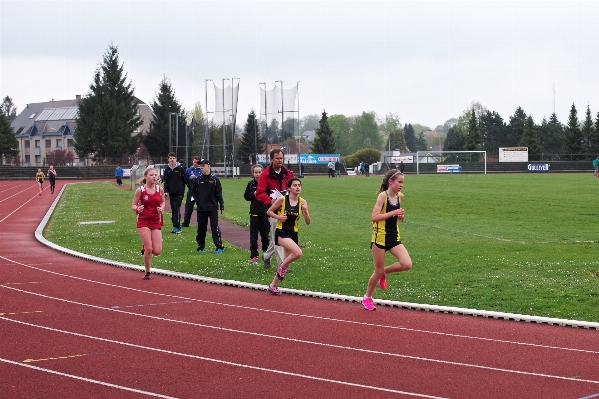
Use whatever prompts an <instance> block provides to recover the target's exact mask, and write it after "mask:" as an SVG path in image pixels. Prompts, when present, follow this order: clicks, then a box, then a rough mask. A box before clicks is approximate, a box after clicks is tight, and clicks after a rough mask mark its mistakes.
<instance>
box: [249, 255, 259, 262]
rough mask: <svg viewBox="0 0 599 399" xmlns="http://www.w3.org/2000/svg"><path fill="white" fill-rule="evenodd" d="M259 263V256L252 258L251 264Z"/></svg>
mask: <svg viewBox="0 0 599 399" xmlns="http://www.w3.org/2000/svg"><path fill="white" fill-rule="evenodd" d="M257 262H258V257H257V256H252V258H251V259H250V263H251V264H254V263H257Z"/></svg>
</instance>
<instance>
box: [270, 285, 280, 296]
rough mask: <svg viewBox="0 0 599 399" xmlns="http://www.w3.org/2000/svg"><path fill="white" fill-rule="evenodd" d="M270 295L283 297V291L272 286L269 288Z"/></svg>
mask: <svg viewBox="0 0 599 399" xmlns="http://www.w3.org/2000/svg"><path fill="white" fill-rule="evenodd" d="M268 293H269V294H272V295H281V290H279V288H277V287H273V286H272V285H269V286H268Z"/></svg>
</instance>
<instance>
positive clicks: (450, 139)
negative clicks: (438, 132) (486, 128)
mask: <svg viewBox="0 0 599 399" xmlns="http://www.w3.org/2000/svg"><path fill="white" fill-rule="evenodd" d="M465 145H466V139H465V137H464V136H463V135H462V134H461V133H460V132H459V131H458V129H457V127H456V126H452V127H451V128H449V130H448V131H447V137H446V138H445V143H443V151H463V150H464V146H465Z"/></svg>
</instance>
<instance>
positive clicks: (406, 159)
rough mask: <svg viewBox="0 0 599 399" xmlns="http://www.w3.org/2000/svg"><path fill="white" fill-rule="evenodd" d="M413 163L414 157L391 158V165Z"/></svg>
mask: <svg viewBox="0 0 599 399" xmlns="http://www.w3.org/2000/svg"><path fill="white" fill-rule="evenodd" d="M401 162H403V163H414V156H412V155H403V156H392V157H391V163H401Z"/></svg>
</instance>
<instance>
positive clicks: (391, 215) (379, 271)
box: [362, 169, 412, 310]
mask: <svg viewBox="0 0 599 399" xmlns="http://www.w3.org/2000/svg"><path fill="white" fill-rule="evenodd" d="M403 182H404V175H403V173H401V172H400V171H399V170H397V169H391V170H390V171H389V172H387V173H386V174H385V177H384V178H383V184H381V189H380V190H379V195H378V197H377V200H376V204H375V205H374V209H373V210H372V238H371V243H370V248H371V249H372V260H373V262H374V273H372V275H371V276H370V279H369V280H368V287H367V288H366V295H364V298H363V299H362V305H364V307H365V308H366V310H375V309H376V306H374V302H373V301H372V293H373V292H374V289H375V288H376V284H377V282H378V283H379V285H380V287H381V288H382V289H383V290H385V289H387V279H386V276H387V274H389V273H398V272H405V271H407V270H410V269H411V268H412V260H411V259H410V254H408V251H407V250H406V248H405V247H404V246H403V244H402V243H401V239H400V234H399V222H403V220H404V209H403V208H402V207H401V201H402V199H403V193H401V189H402V187H403ZM386 251H389V252H390V253H391V254H392V255H393V256H395V257H396V258H397V262H395V263H393V264H392V265H390V266H387V267H385V252H386Z"/></svg>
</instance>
